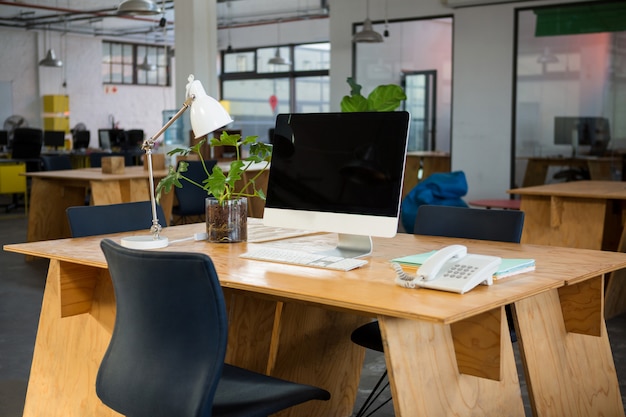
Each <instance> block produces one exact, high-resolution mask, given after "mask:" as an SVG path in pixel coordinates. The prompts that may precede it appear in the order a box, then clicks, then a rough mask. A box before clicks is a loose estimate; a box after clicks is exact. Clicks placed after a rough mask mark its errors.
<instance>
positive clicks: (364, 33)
mask: <svg viewBox="0 0 626 417" xmlns="http://www.w3.org/2000/svg"><path fill="white" fill-rule="evenodd" d="M382 41H383V36H382V35H381V34H380V33H378V32H376V31H375V30H374V28H373V25H372V21H371V20H370V1H369V0H367V15H366V17H365V20H364V21H363V29H362V30H361V31H360V32H357V33H355V34H354V36H353V37H352V42H366V43H377V42H382Z"/></svg>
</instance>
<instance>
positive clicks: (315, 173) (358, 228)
mask: <svg viewBox="0 0 626 417" xmlns="http://www.w3.org/2000/svg"><path fill="white" fill-rule="evenodd" d="M408 128H409V114H408V112H405V111H401V112H367V113H295V114H279V115H278V116H277V118H276V127H275V129H274V137H273V147H274V150H273V154H272V163H271V166H270V174H269V180H268V187H267V200H266V202H265V210H264V214H263V219H264V223H265V224H266V225H269V226H279V227H289V228H297V229H307V230H316V231H325V232H335V233H339V244H338V248H337V249H338V250H337V252H338V253H339V254H340V255H341V256H344V257H355V256H362V255H366V254H368V253H369V252H371V238H370V236H380V237H393V236H394V235H395V234H396V232H397V230H398V217H399V214H400V203H401V198H402V197H401V196H402V180H403V177H404V165H405V159H406V148H407V137H408V130H409V129H408Z"/></svg>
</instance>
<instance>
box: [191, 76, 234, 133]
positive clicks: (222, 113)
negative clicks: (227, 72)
mask: <svg viewBox="0 0 626 417" xmlns="http://www.w3.org/2000/svg"><path fill="white" fill-rule="evenodd" d="M190 81H191V82H190V83H189V84H187V97H189V96H192V95H193V96H194V97H195V98H194V100H193V102H192V103H191V106H190V109H189V111H190V118H191V128H192V129H193V133H194V136H195V137H196V138H199V137H202V136H204V135H207V134H209V133H211V132H213V131H214V130H217V129H219V128H221V127H224V126H226V125H227V124H229V123H232V121H233V119H232V118H231V117H230V115H229V114H228V112H227V111H226V109H224V107H222V105H221V104H220V103H219V101H217V100H215V99H214V98H213V97H210V96H208V95H207V93H206V92H205V91H204V87H202V84H201V83H200V81H198V80H195V81H194V80H192V79H191V78H190Z"/></svg>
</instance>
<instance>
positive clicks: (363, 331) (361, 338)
mask: <svg viewBox="0 0 626 417" xmlns="http://www.w3.org/2000/svg"><path fill="white" fill-rule="evenodd" d="M350 339H351V340H352V342H353V343H356V344H357V345H359V346H363V347H365V348H367V349H371V350H375V351H377V352H383V351H384V348H383V339H382V337H381V336H380V326H379V325H378V321H373V322H371V323H367V324H364V325H363V326H361V327H359V328H357V329H356V330H354V331H353V332H352V334H351V335H350Z"/></svg>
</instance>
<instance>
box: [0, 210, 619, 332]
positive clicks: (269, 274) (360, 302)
mask: <svg viewBox="0 0 626 417" xmlns="http://www.w3.org/2000/svg"><path fill="white" fill-rule="evenodd" d="M250 221H251V222H254V221H255V220H254V219H250ZM204 227H205V226H204V224H191V225H184V226H176V227H169V228H167V229H165V230H164V232H163V234H164V235H165V236H167V237H168V238H169V239H170V240H176V239H181V238H185V237H189V236H192V235H193V234H194V233H195V232H199V231H202V230H203V229H204ZM135 234H136V233H135ZM121 235H123V234H117V235H111V236H113V239H114V240H116V241H118V242H119V239H120V236H121ZM126 235H128V233H126ZM251 238H253V237H251ZM100 239H102V237H88V238H80V239H63V240H55V241H42V242H32V243H25V244H15V245H6V246H5V247H4V249H5V250H7V251H11V252H19V253H23V254H26V255H32V256H37V257H43V258H50V259H58V260H61V261H67V262H71V263H77V264H83V265H87V266H94V267H98V268H106V262H105V259H104V256H103V254H102V252H101V250H100V247H99V242H100ZM335 239H336V236H335V235H333V234H324V235H315V236H305V237H299V238H292V239H288V240H283V241H276V242H275V243H274V244H277V245H279V246H282V245H289V247H292V248H293V247H303V248H307V247H310V246H311V245H312V244H315V245H316V247H322V248H325V247H330V246H331V245H333V244H334V242H335V241H336V240H335ZM453 242H455V243H459V240H458V239H450V238H440V237H426V236H415V235H408V234H399V235H398V236H396V237H395V238H393V239H382V238H380V239H376V238H375V239H374V252H373V254H372V256H371V257H368V258H367V259H369V261H370V262H369V263H368V264H367V265H366V266H364V267H361V268H359V269H356V270H353V271H350V272H338V271H330V270H324V269H318V268H311V267H302V266H294V265H284V264H278V263H270V262H260V261H252V260H245V259H241V258H239V257H238V255H239V254H240V253H243V252H245V251H246V250H247V249H248V248H250V249H252V248H254V247H256V246H258V245H259V244H257V243H240V244H228V245H224V244H211V243H207V242H189V241H187V242H180V243H172V244H170V246H169V247H168V248H166V249H163V250H167V251H176V252H187V251H197V252H204V253H207V254H209V255H210V256H211V258H212V259H213V261H214V263H215V266H216V269H217V272H218V274H219V277H220V281H221V282H222V284H223V286H224V287H225V288H233V289H238V290H244V291H252V292H255V293H264V294H267V295H270V296H276V297H280V298H282V299H292V300H299V301H304V302H312V303H318V304H321V305H324V306H332V307H335V308H338V309H342V310H349V311H354V312H359V313H366V314H368V315H371V316H376V315H387V316H393V317H401V318H408V319H421V320H428V321H436V322H441V323H452V322H455V321H458V320H461V319H463V318H466V317H469V316H472V315H476V314H479V313H481V312H485V311H488V310H491V309H493V308H496V307H498V306H501V305H505V304H510V303H511V302H514V301H516V300H519V299H522V298H524V297H528V296H531V295H533V294H537V293H540V292H542V291H546V290H548V289H550V288H557V287H560V286H563V285H564V284H565V283H567V282H576V281H578V280H584V279H588V278H590V277H592V276H596V275H598V274H601V273H604V272H607V271H611V270H615V269H619V268H623V267H626V254H620V253H611V252H602V253H601V252H597V251H586V250H581V249H570V248H551V250H550V251H546V250H545V246H536V245H518V244H510V243H496V242H485V241H473V240H463V241H462V242H461V243H463V244H465V245H466V246H467V247H468V251H469V252H470V253H481V254H486V255H496V256H501V257H505V258H534V259H535V260H536V264H537V269H536V271H534V272H531V273H526V274H520V275H517V276H513V277H509V278H506V279H504V280H501V281H499V282H497V283H495V284H494V285H492V286H490V287H486V286H480V287H478V288H476V289H475V290H473V291H472V292H470V293H468V294H465V295H458V294H452V293H445V292H439V291H433V290H424V289H420V290H408V289H405V288H401V287H398V286H396V285H395V284H394V272H393V270H392V268H391V267H390V266H389V262H388V261H389V260H390V259H392V258H394V257H397V256H403V255H409V254H414V253H421V252H428V251H430V250H433V249H439V248H441V247H443V246H446V245H449V244H451V243H453Z"/></svg>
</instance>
